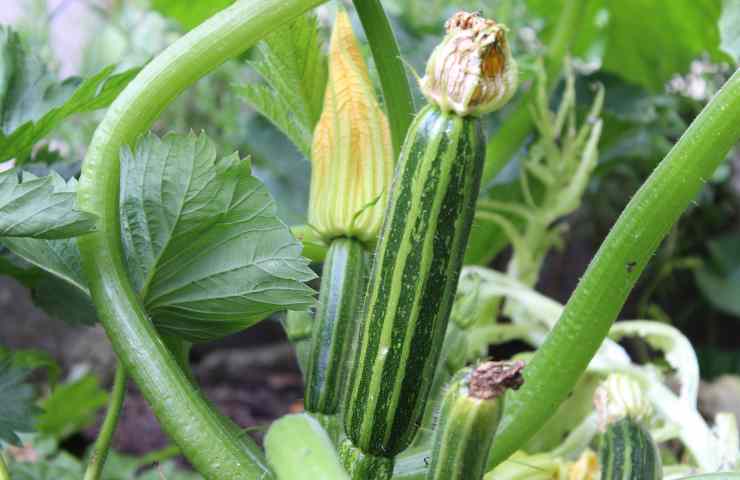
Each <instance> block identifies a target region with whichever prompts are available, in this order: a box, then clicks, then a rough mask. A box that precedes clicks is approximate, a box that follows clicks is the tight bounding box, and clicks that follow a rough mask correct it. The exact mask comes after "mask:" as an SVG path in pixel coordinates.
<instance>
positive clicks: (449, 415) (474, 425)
mask: <svg viewBox="0 0 740 480" xmlns="http://www.w3.org/2000/svg"><path fill="white" fill-rule="evenodd" d="M523 368H524V363H523V362H484V363H482V364H481V365H479V366H478V367H477V368H475V370H473V369H471V368H466V369H464V370H462V371H461V372H459V373H458V374H457V375H455V377H454V378H453V380H452V383H451V384H450V386H449V388H448V389H447V392H446V393H445V396H444V400H443V401H442V409H441V411H440V415H439V424H438V425H437V428H436V430H435V432H434V447H433V450H432V462H431V465H430V467H429V471H428V472H427V476H426V478H427V479H428V480H481V479H482V478H483V475H484V474H485V473H486V467H487V465H488V462H487V460H488V452H489V451H490V450H491V445H492V444H493V436H494V435H495V433H496V429H497V428H498V424H499V421H500V420H501V413H502V412H503V408H504V393H505V392H506V390H508V389H509V388H513V389H516V388H519V387H520V386H521V385H522V382H523V380H522V374H521V371H522V369H523Z"/></svg>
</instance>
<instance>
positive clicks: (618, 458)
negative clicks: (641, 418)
mask: <svg viewBox="0 0 740 480" xmlns="http://www.w3.org/2000/svg"><path fill="white" fill-rule="evenodd" d="M599 463H600V464H601V480H658V479H661V478H663V475H662V473H663V470H662V466H661V461H660V452H659V451H658V447H657V446H656V445H655V442H654V441H653V438H652V437H651V436H650V432H648V431H647V430H646V429H645V427H643V426H642V425H641V424H640V422H638V421H636V420H634V419H632V418H630V417H625V418H622V419H621V420H618V421H616V422H614V423H612V424H611V425H609V426H608V427H607V430H606V432H605V433H604V434H603V436H602V438H601V447H600V449H599Z"/></svg>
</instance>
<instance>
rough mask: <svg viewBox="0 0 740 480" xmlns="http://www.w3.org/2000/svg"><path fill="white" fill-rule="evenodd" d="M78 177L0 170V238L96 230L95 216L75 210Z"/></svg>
mask: <svg viewBox="0 0 740 480" xmlns="http://www.w3.org/2000/svg"><path fill="white" fill-rule="evenodd" d="M76 186H77V182H76V180H70V181H69V182H65V181H64V180H63V179H62V177H60V176H59V175H58V174H56V173H52V174H51V175H49V176H46V177H35V176H33V175H31V174H29V173H24V174H23V180H22V181H21V179H20V178H19V177H18V172H17V171H16V170H8V171H6V172H2V173H0V237H31V238H44V239H57V238H67V237H73V236H76V235H81V234H84V233H88V232H91V231H93V230H94V229H95V216H94V215H92V214H90V213H87V212H81V211H79V210H75V208H74V206H75V190H76Z"/></svg>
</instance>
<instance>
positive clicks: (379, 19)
mask: <svg viewBox="0 0 740 480" xmlns="http://www.w3.org/2000/svg"><path fill="white" fill-rule="evenodd" d="M353 1H354V5H355V10H356V11H357V15H358V16H359V17H360V21H361V22H362V28H363V29H364V30H365V36H366V37H367V43H368V44H369V45H370V51H371V52H372V54H373V59H374V60H375V67H376V70H377V71H378V77H379V78H380V86H381V88H382V89H383V100H384V103H385V109H386V112H387V113H388V122H389V123H390V126H391V137H392V139H393V152H394V158H398V155H399V154H400V153H401V146H402V145H403V140H404V139H405V138H406V131H407V130H408V129H409V126H411V122H412V121H413V119H414V114H415V113H416V108H415V107H414V97H413V95H412V94H411V86H410V85H409V81H408V76H407V75H406V68H405V66H404V64H403V62H402V61H401V52H400V50H399V49H398V43H397V42H396V37H395V35H394V34H393V29H392V28H391V24H390V21H389V20H388V17H387V15H386V14H385V11H384V10H383V6H382V5H381V3H380V0H353Z"/></svg>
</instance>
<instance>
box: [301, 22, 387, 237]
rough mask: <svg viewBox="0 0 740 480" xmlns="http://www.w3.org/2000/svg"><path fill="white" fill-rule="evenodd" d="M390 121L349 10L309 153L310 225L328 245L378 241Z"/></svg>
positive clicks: (338, 32) (335, 36)
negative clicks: (335, 241) (348, 240)
mask: <svg viewBox="0 0 740 480" xmlns="http://www.w3.org/2000/svg"><path fill="white" fill-rule="evenodd" d="M393 163H394V162H393V150H392V146H391V134H390V128H389V126H388V119H387V118H386V116H385V113H384V112H383V109H382V108H381V107H380V105H379V103H378V100H377V99H376V97H375V90H374V88H373V85H372V82H371V81H370V76H369V74H368V68H367V65H366V64H365V61H364V59H363V58H362V54H361V53H360V48H359V45H358V42H357V39H356V38H355V35H354V33H353V31H352V25H351V23H350V19H349V16H348V15H347V13H346V12H345V11H342V10H340V11H339V12H338V13H337V19H336V23H335V24H334V31H333V33H332V37H331V45H330V50H329V82H328V85H327V88H326V94H325V97H324V108H323V112H322V114H321V118H320V119H319V122H318V124H317V125H316V131H315V133H314V138H313V145H312V148H311V165H312V172H311V195H310V200H309V209H308V211H309V213H308V221H309V224H311V226H312V227H313V228H315V229H316V230H317V231H318V232H319V234H320V235H321V237H322V238H323V239H324V240H325V241H330V240H332V239H334V238H337V237H355V238H358V239H360V240H361V241H365V242H373V241H375V239H376V238H377V235H378V231H379V230H380V227H381V224H382V221H383V208H384V206H385V197H386V195H387V192H388V189H389V188H390V182H391V177H392V175H393Z"/></svg>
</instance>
